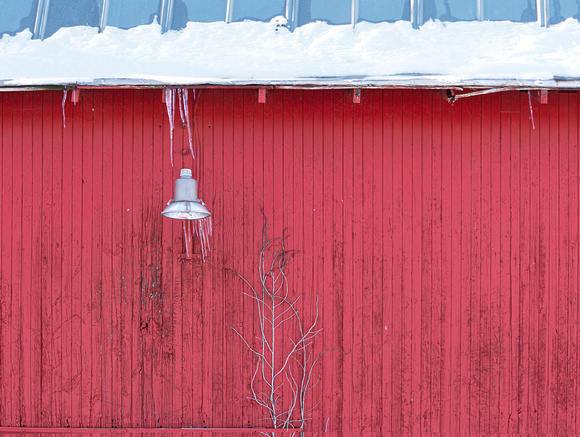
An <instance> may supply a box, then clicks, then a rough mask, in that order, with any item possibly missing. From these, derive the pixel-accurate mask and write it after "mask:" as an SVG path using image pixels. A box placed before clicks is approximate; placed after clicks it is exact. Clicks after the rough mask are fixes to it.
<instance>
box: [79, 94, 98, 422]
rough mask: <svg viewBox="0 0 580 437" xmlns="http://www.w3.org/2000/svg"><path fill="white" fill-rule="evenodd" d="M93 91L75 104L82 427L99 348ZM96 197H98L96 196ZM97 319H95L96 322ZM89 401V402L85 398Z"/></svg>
mask: <svg viewBox="0 0 580 437" xmlns="http://www.w3.org/2000/svg"><path fill="white" fill-rule="evenodd" d="M93 99H94V92H93V91H87V92H85V93H84V94H83V98H82V101H81V102H79V103H77V110H79V111H80V117H81V120H82V124H81V126H80V127H81V129H82V130H81V134H82V141H83V144H85V146H84V147H83V150H82V154H81V157H80V161H81V164H80V169H79V170H80V182H79V186H80V187H81V190H82V192H81V197H80V198H79V202H80V205H81V210H82V214H80V218H81V224H80V239H81V241H80V252H81V254H80V256H81V258H80V282H81V289H82V294H83V296H82V297H83V300H82V302H81V314H82V330H81V332H82V337H81V387H80V390H81V396H82V400H83V401H81V405H82V407H81V423H82V424H83V425H84V426H87V425H89V424H91V419H92V418H93V414H94V412H93V408H94V401H95V400H96V398H97V397H96V396H95V397H93V393H95V392H96V387H95V388H93V381H94V378H93V374H95V373H97V372H98V371H99V370H100V369H99V370H97V369H95V368H94V367H95V364H96V363H98V362H99V361H98V358H97V357H98V355H97V353H98V351H97V350H96V343H97V338H96V336H95V333H94V332H93V331H94V326H95V324H96V323H99V322H100V321H98V306H97V305H94V303H95V302H94V299H95V298H96V297H97V293H96V289H95V287H94V282H93V272H92V267H93V258H92V254H93V249H92V248H93V242H94V239H95V238H96V235H94V232H93V231H94V228H95V227H96V226H95V218H94V214H93V183H94V181H93V168H94V166H95V165H94V161H93V151H94V149H95V147H98V144H94V142H93V126H95V124H94V119H93V116H94V111H93V109H94V108H93ZM96 200H98V198H97V199H96ZM95 319H97V321H95ZM87 399H88V400H89V401H88V402H87V401H86V400H87Z"/></svg>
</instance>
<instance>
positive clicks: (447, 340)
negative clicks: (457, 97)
mask: <svg viewBox="0 0 580 437" xmlns="http://www.w3.org/2000/svg"><path fill="white" fill-rule="evenodd" d="M451 111H452V107H451V106H450V105H443V107H442V116H443V120H444V122H442V128H441V138H442V146H441V148H442V152H441V160H442V167H441V210H442V226H441V234H442V235H441V290H442V299H441V324H442V326H441V355H442V363H441V370H440V371H441V433H442V434H449V433H451V432H452V431H453V428H452V409H451V403H452V399H451V398H452V396H453V394H452V390H451V387H452V380H451V371H452V369H451V345H452V344H451V341H452V340H451V315H452V313H451V305H452V303H451V292H450V290H451V288H452V281H451V261H452V260H451V258H452V253H453V252H452V245H451V241H452V240H451V237H452V235H451V229H452V228H451V226H452V224H451V207H452V202H451V196H452V180H451V171H452V165H451V163H452V156H453V150H452V144H451V141H449V140H450V138H451Z"/></svg>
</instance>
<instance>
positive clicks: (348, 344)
mask: <svg viewBox="0 0 580 437" xmlns="http://www.w3.org/2000/svg"><path fill="white" fill-rule="evenodd" d="M303 93H304V92H303ZM307 94H308V93H304V97H303V98H304V99H306V98H307V97H306V96H307ZM302 116H303V119H305V114H303V115H302ZM354 124H355V123H354V105H353V104H352V103H350V102H348V101H347V99H346V98H345V100H344V108H343V131H342V136H343V160H344V161H343V166H342V173H341V174H342V179H343V181H342V184H343V186H342V190H343V191H342V199H341V202H342V205H343V209H342V211H343V229H342V235H343V238H344V246H343V256H344V260H343V263H344V264H343V267H344V271H343V284H344V291H343V309H342V317H343V319H342V320H343V327H342V332H343V342H342V344H341V345H340V347H341V349H342V350H343V351H344V352H345V353H346V355H345V356H344V361H343V383H342V396H343V399H344V402H343V422H342V432H343V434H344V435H353V433H354V432H355V431H354V428H353V426H354V423H353V412H354V411H355V408H356V406H355V405H354V400H353V396H354V365H355V364H354V354H353V344H354V309H353V300H354V287H353V275H354V266H353V250H354V249H353V238H352V236H353V220H352V218H353V214H354V163H353V162H354V159H353V157H354V138H353V135H354V130H355V126H354ZM304 156H305V155H304V154H303V155H302V158H303V159H304ZM303 183H304V182H303ZM306 209H307V208H306V206H305V207H304V211H306ZM305 246H306V242H305ZM304 270H306V266H305V269H304ZM383 381H385V380H384V379H383ZM387 405H388V406H389V408H390V404H387ZM385 409H386V406H383V411H384V410H385Z"/></svg>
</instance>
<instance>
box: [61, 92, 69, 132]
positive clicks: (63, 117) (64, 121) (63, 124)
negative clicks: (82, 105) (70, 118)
mask: <svg viewBox="0 0 580 437" xmlns="http://www.w3.org/2000/svg"><path fill="white" fill-rule="evenodd" d="M67 94H68V90H67V89H65V90H64V93H63V96H62V127H63V129H66V115H65V113H64V104H65V103H66V95H67Z"/></svg>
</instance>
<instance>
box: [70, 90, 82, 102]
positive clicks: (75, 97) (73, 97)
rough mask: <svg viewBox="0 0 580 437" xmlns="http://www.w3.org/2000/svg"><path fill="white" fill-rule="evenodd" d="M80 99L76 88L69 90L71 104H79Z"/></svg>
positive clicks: (79, 93)
mask: <svg viewBox="0 0 580 437" xmlns="http://www.w3.org/2000/svg"><path fill="white" fill-rule="evenodd" d="M80 97H81V90H79V89H78V88H73V89H72V90H71V98H70V99H71V102H73V103H74V104H75V105H76V104H77V103H78V102H79V99H80Z"/></svg>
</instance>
